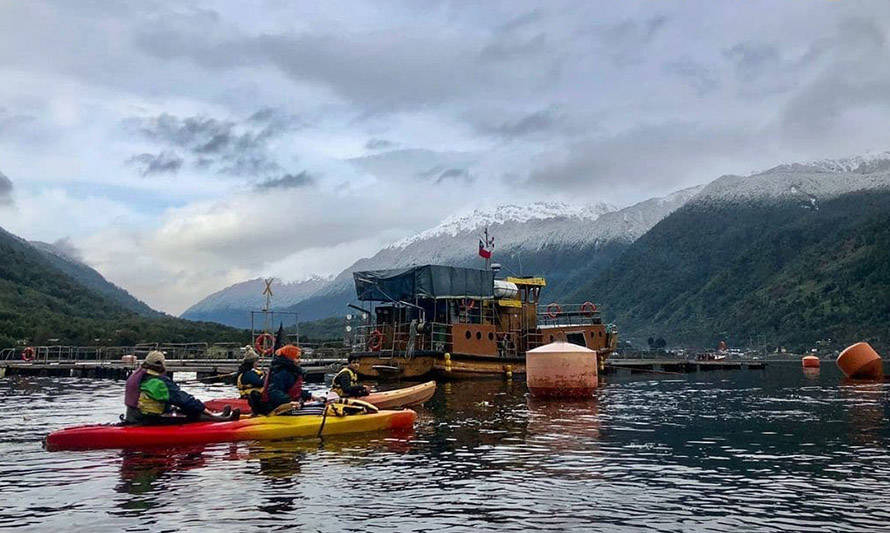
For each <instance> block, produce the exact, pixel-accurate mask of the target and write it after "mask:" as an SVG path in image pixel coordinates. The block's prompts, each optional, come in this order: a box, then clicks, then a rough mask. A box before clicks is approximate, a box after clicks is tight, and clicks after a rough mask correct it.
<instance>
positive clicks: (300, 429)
mask: <svg viewBox="0 0 890 533" xmlns="http://www.w3.org/2000/svg"><path fill="white" fill-rule="evenodd" d="M416 418H417V413H415V412H414V411H412V410H410V409H403V410H398V411H395V410H381V411H377V412H374V413H367V414H355V415H347V416H334V415H332V414H328V415H327V416H324V415H299V416H282V415H279V416H257V417H252V418H243V419H241V420H234V421H230V422H191V423H187V424H177V425H163V426H125V425H120V424H104V425H101V424H100V425H89V426H77V427H71V428H66V429H62V430H59V431H55V432H53V433H50V434H49V435H47V437H46V439H45V441H44V442H45V446H46V449H47V450H49V451H59V450H96V449H104V448H150V447H163V446H180V445H191V444H208V443H213V442H235V441H243V440H280V439H294V438H301V437H322V436H329V435H342V434H346V433H363V432H367V431H381V430H404V429H410V428H412V427H413V426H414V420H415V419H416Z"/></svg>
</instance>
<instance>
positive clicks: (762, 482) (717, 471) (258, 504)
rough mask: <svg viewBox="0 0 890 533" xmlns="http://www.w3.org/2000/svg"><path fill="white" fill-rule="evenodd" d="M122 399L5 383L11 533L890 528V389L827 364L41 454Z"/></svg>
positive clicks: (4, 481) (461, 389)
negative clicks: (185, 443) (397, 428)
mask: <svg viewBox="0 0 890 533" xmlns="http://www.w3.org/2000/svg"><path fill="white" fill-rule="evenodd" d="M186 388H187V389H188V390H190V391H191V392H193V393H195V394H197V395H198V396H199V397H201V398H211V397H222V396H230V395H231V393H232V391H231V389H230V388H228V387H225V386H219V385H214V386H206V385H198V386H188V387H186ZM122 396H123V382H120V381H89V380H83V379H58V378H9V379H2V380H0V529H22V530H26V529H30V530H59V531H66V530H76V529H91V530H93V531H124V530H126V531H140V530H147V531H153V532H159V531H165V530H193V531H199V530H209V529H223V530H239V531H253V530H277V529H281V530H284V529H287V530H294V531H431V530H436V531H443V530H445V531H470V530H475V531H484V530H513V531H522V530H552V531H565V530H577V531H591V530H600V531H638V530H643V529H649V530H658V531H721V532H725V531H877V530H890V454H888V451H887V445H888V442H890V425H888V421H887V416H886V412H885V406H886V405H887V402H888V400H890V384H884V383H879V384H849V383H844V382H842V380H841V376H840V374H839V373H838V371H837V370H836V369H835V368H834V367H833V365H825V366H824V368H823V369H822V371H821V372H820V373H818V374H816V375H805V374H804V373H803V372H802V370H801V368H800V367H799V366H797V365H787V364H786V365H781V364H773V365H772V366H770V367H768V368H767V370H765V371H717V372H703V373H695V374H687V375H682V376H665V375H618V376H609V377H608V378H606V380H605V381H604V383H603V385H602V387H601V388H600V389H599V391H598V393H597V395H596V398H595V399H593V400H590V401H585V402H568V403H566V402H556V401H550V402H542V401H535V400H533V399H530V398H528V397H527V393H526V388H525V383H524V382H523V381H513V382H504V381H499V380H492V381H473V382H457V383H452V384H444V385H440V387H439V390H438V391H437V392H436V396H435V397H434V399H433V400H432V401H431V402H430V403H429V404H428V405H427V407H426V408H421V409H419V410H418V411H419V419H418V423H417V427H416V430H415V432H414V435H413V436H412V437H411V438H409V439H405V438H404V437H402V438H394V437H392V436H390V435H387V434H380V433H377V434H368V435H359V436H351V437H342V438H333V439H332V438H326V439H324V441H319V440H301V441H289V442H273V443H236V444H215V445H208V446H204V447H191V448H180V449H170V450H162V451H157V450H156V451H152V452H141V451H140V452H123V451H120V450H100V451H92V452H54V453H49V452H46V451H44V450H43V449H42V447H41V443H40V439H41V438H42V437H43V436H44V435H45V434H46V433H47V432H49V431H51V430H55V429H58V428H61V427H65V426H70V425H74V424H82V423H87V422H104V421H112V420H114V419H115V418H116V416H117V414H118V413H119V412H120V411H121V409H120V403H121V402H122Z"/></svg>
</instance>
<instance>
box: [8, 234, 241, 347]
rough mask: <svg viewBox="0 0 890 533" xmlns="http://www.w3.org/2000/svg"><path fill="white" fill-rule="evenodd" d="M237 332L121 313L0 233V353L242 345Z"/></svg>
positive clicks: (39, 255) (117, 305)
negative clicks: (153, 344)
mask: <svg viewBox="0 0 890 533" xmlns="http://www.w3.org/2000/svg"><path fill="white" fill-rule="evenodd" d="M247 337H248V336H247V334H246V333H245V332H243V331H240V330H235V329H232V328H228V327H224V326H220V325H218V324H211V323H204V322H190V321H188V320H182V319H178V318H173V317H168V316H160V317H156V318H148V317H142V316H139V315H138V314H137V313H136V312H134V311H131V310H129V309H126V308H124V307H123V306H122V305H121V304H120V303H118V302H115V301H113V300H111V299H109V298H108V297H106V296H103V295H102V294H99V293H98V292H95V291H94V290H91V289H90V288H87V287H86V286H84V285H82V284H80V283H79V282H78V281H76V280H75V279H74V278H73V277H71V276H69V275H68V274H66V273H65V272H63V271H62V270H60V269H58V268H56V267H55V266H54V265H53V264H52V263H51V262H50V261H48V260H47V258H46V257H45V256H44V255H43V253H41V252H40V251H38V250H37V249H36V248H34V247H33V246H32V245H31V244H29V243H28V242H26V241H24V240H22V239H20V238H18V237H16V236H15V235H12V234H11V233H8V232H6V231H4V230H2V229H0V347H9V346H14V345H15V344H16V343H17V342H19V341H26V342H28V343H31V344H41V343H45V342H50V339H57V340H56V341H53V342H58V343H63V344H96V343H99V344H110V345H122V344H133V343H135V342H143V341H166V342H185V341H238V342H242V341H246V340H247Z"/></svg>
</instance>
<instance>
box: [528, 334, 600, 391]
mask: <svg viewBox="0 0 890 533" xmlns="http://www.w3.org/2000/svg"><path fill="white" fill-rule="evenodd" d="M596 359H597V355H596V352H595V351H593V350H590V349H588V348H585V347H584V346H578V345H577V344H572V343H569V342H551V343H550V344H545V345H544V346H540V347H538V348H535V349H534V350H529V351H528V352H526V354H525V379H526V383H527V384H528V390H529V392H530V393H531V394H532V396H535V397H538V398H581V397H589V396H592V395H593V393H594V391H595V390H596V385H597V362H596Z"/></svg>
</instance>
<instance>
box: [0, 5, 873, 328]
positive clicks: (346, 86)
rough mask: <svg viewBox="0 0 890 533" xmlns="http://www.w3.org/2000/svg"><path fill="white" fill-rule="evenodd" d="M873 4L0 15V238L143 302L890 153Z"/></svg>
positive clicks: (155, 9)
mask: <svg viewBox="0 0 890 533" xmlns="http://www.w3.org/2000/svg"><path fill="white" fill-rule="evenodd" d="M888 38H890V2H883V1H869V2H856V1H849V0H847V1H819V0H812V1H773V2H755V1H746V2H737V1H725V2H724V1H716V0H707V1H705V0H703V1H699V2H695V1H676V2H671V1H664V0H662V1H657V2H656V1H639V2H633V1H622V2H615V1H613V0H610V1H603V2H591V1H584V2H554V1H546V2H539V3H534V2H522V1H516V0H511V1H508V2H501V3H498V2H472V3H471V2H420V1H407V2H383V1H374V2H366V3H358V2H350V3H340V2H291V1H268V2H240V1H231V2H191V1H187V0H178V1H174V2H154V1H150V0H139V1H135V2H131V3H130V2H108V3H106V2H98V1H95V2H86V1H78V2H72V1H67V0H65V1H62V0H60V1H58V2H49V1H44V2H38V1H27V2H23V1H18V0H0V80H2V83H0V225H2V226H3V227H4V228H6V229H7V230H9V231H11V232H13V233H15V234H18V235H20V236H22V237H24V238H27V239H31V240H42V241H48V242H54V241H58V240H62V242H63V243H64V244H65V245H66V246H68V247H69V248H70V249H76V250H78V251H79V253H80V255H81V256H82V258H83V259H84V260H85V261H87V262H88V263H89V264H91V265H92V266H94V267H96V268H98V269H99V270H100V271H101V272H102V273H103V274H104V275H105V276H106V277H107V278H109V279H110V280H111V281H114V282H115V283H117V284H119V285H121V286H123V287H125V288H126V289H128V290H130V291H131V292H132V293H133V294H135V295H136V296H137V297H139V298H141V299H143V300H145V301H146V302H147V303H149V304H150V305H152V306H153V307H155V308H158V309H162V310H164V311H167V312H170V313H179V312H181V311H182V310H184V309H185V308H186V307H188V306H189V305H191V304H192V303H195V302H196V301H197V300H199V299H200V298H202V297H203V296H205V295H207V294H208V293H210V292H212V291H215V290H218V289H220V288H223V287H225V286H227V285H229V284H231V283H233V282H236V281H241V280H244V279H247V278H249V277H255V276H257V275H265V274H273V275H277V276H280V277H283V278H285V279H300V278H304V277H306V276H308V275H309V274H312V273H317V274H322V275H326V274H334V273H336V272H338V271H339V270H341V269H342V268H344V267H346V266H348V265H349V264H350V263H352V262H353V261H354V260H355V259H356V258H358V257H360V256H362V255H368V254H371V253H373V252H374V251H376V250H377V249H378V248H379V247H380V246H381V245H385V244H387V243H389V242H392V241H394V240H397V239H399V238H402V237H405V236H406V235H410V234H412V233H414V232H416V231H419V230H422V229H425V228H428V227H430V226H433V225H435V224H436V223H438V222H439V220H440V219H442V218H443V217H445V216H447V215H449V214H452V213H454V212H455V211H466V210H470V209H473V208H475V207H485V206H491V205H494V204H497V203H507V202H511V203H516V202H526V201H534V200H540V199H546V200H554V199H556V200H565V201H571V202H596V201H605V202H607V203H610V204H613V205H618V206H623V205H628V204H630V203H633V202H636V201H640V200H644V199H646V198H649V197H652V196H658V195H662V194H667V193H670V192H672V191H674V190H677V189H679V188H683V187H686V186H690V185H695V184H699V183H704V182H707V181H710V180H712V179H714V178H716V177H718V176H720V175H722V174H728V173H734V174H747V173H750V172H752V171H755V170H761V169H764V168H768V167H770V166H773V165H775V164H778V163H781V162H786V161H796V160H806V159H814V158H823V157H837V156H845V155H852V154H858V153H864V152H869V151H880V150H886V149H888V148H890V127H888V124H890V96H888V95H890V47H888Z"/></svg>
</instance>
